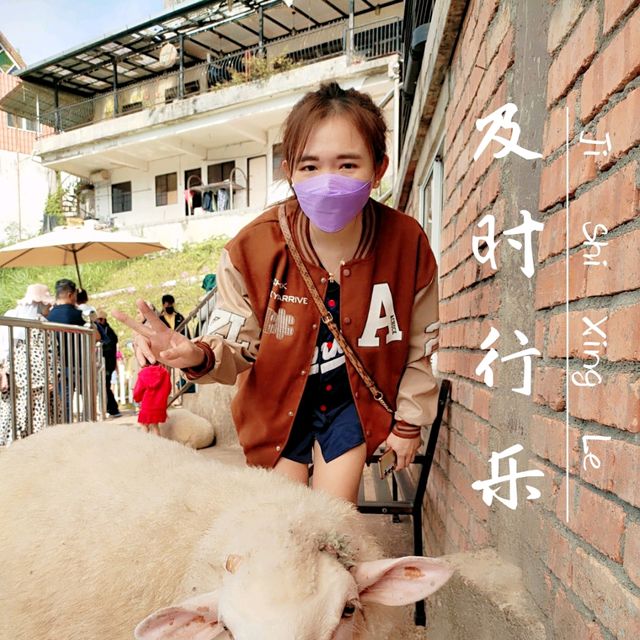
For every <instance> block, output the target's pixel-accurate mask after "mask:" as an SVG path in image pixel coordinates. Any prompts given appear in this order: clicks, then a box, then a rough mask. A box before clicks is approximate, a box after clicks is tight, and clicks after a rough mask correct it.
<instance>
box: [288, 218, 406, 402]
mask: <svg viewBox="0 0 640 640" xmlns="http://www.w3.org/2000/svg"><path fill="white" fill-rule="evenodd" d="M278 221H279V223H280V229H282V235H283V236H284V240H285V242H286V243H287V247H288V248H289V251H290V253H291V256H292V257H293V260H294V262H295V263H296V265H297V267H298V270H299V271H300V275H301V276H302V279H303V280H304V282H305V284H306V285H307V289H308V290H309V293H310V294H311V298H312V299H313V301H314V303H315V305H316V307H318V311H320V317H321V319H322V322H324V324H326V325H327V327H328V328H329V331H331V333H332V334H333V337H334V338H335V339H336V340H337V342H338V344H339V345H340V348H341V349H342V351H343V352H344V354H345V355H346V356H347V358H349V360H350V362H351V364H352V365H353V367H354V369H355V370H356V371H357V372H358V375H359V376H360V377H361V378H362V381H363V382H364V383H365V385H366V386H367V389H369V391H370V392H371V395H372V396H373V397H374V399H375V400H376V401H377V402H379V403H380V404H381V405H382V406H383V407H384V408H385V409H386V410H387V411H388V412H389V413H393V409H392V408H391V407H390V406H389V405H388V404H387V402H386V400H385V399H384V395H383V394H382V391H380V389H378V387H377V386H376V383H375V382H374V381H373V379H372V378H371V376H370V375H369V374H368V373H367V371H366V370H365V368H364V365H363V364H362V362H360V359H359V358H358V356H357V355H356V354H355V352H354V351H353V349H352V348H351V347H350V346H349V343H348V342H347V341H346V340H345V337H344V336H343V335H342V332H341V331H340V329H338V327H337V326H336V323H335V322H334V321H333V316H332V315H331V312H330V311H329V310H328V309H327V307H326V306H325V304H324V302H323V300H322V298H321V297H320V294H319V293H318V290H317V289H316V287H315V285H314V284H313V280H312V279H311V276H310V275H309V271H308V270H307V267H306V266H305V265H304V262H302V258H301V257H300V253H299V252H298V248H297V247H296V245H295V242H294V241H293V237H292V236H291V231H290V230H289V223H288V222H287V216H286V212H285V208H284V206H281V207H280V210H279V211H278Z"/></svg>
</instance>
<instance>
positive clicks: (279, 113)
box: [0, 0, 404, 246]
mask: <svg viewBox="0 0 640 640" xmlns="http://www.w3.org/2000/svg"><path fill="white" fill-rule="evenodd" d="M403 4H404V3H403V2H402V1H401V0H388V1H387V2H380V3H378V4H374V3H372V2H367V1H363V0H330V1H329V0H326V1H325V0H295V1H294V2H293V4H292V3H291V2H290V1H289V2H284V1H282V0H251V1H244V2H240V1H238V0H225V1H220V0H218V1H211V0H199V1H194V2H188V3H183V4H179V5H176V6H175V7H173V8H171V9H169V10H166V11H165V12H163V13H162V14H160V15H158V16H156V17H154V18H153V19H151V20H149V21H147V22H145V23H143V24H139V25H136V26H134V27H130V28H127V29H126V30H123V31H121V32H119V33H115V34H113V35H111V36H107V37H104V38H101V39H100V40H97V41H94V42H91V43H88V44H86V45H84V46H83V47H80V48H77V49H74V50H72V51H68V52H65V53H62V54H60V55H58V56H55V57H54V58H51V59H49V60H45V61H43V62H41V63H39V64H36V65H33V66H31V67H29V68H28V69H26V70H24V71H22V72H20V74H19V75H20V77H21V78H22V80H23V81H24V82H25V83H28V87H29V91H27V92H25V91H22V93H18V92H13V93H11V94H9V95H8V96H7V97H5V99H4V100H2V101H0V108H2V109H7V110H8V109H9V108H11V109H12V110H13V111H14V112H20V111H21V112H22V113H23V115H24V116H30V115H31V116H33V115H35V116H37V117H38V119H39V120H40V122H41V123H42V124H43V125H50V126H51V127H53V129H54V131H53V132H52V133H51V135H46V136H42V137H40V139H39V140H38V142H37V145H36V149H35V153H36V154H37V155H38V156H39V157H40V158H41V160H42V163H43V164H44V165H45V166H47V167H50V168H54V169H57V170H63V171H66V172H69V173H72V174H75V175H77V176H80V177H83V178H85V179H87V180H89V181H90V182H91V184H92V185H93V190H92V191H88V192H86V194H85V198H86V199H85V203H84V204H85V208H86V209H88V210H93V212H94V214H95V217H97V218H98V219H100V220H102V221H104V222H105V223H109V224H113V225H116V226H118V227H121V228H126V229H128V230H130V231H133V232H134V233H138V234H140V235H148V236H150V237H151V236H152V237H154V238H156V239H158V240H160V241H162V242H164V243H166V244H167V245H168V246H179V245H181V244H182V243H183V242H185V241H196V240H198V239H202V238H204V237H208V236H212V235H233V234H234V233H236V232H237V230H238V229H239V228H241V227H242V226H243V225H244V224H246V223H247V222H248V221H249V220H251V219H253V217H255V216H256V215H257V214H258V213H260V212H261V211H262V210H263V209H264V207H265V205H266V204H267V203H269V202H272V201H274V200H276V199H279V198H280V197H281V196H282V195H284V193H286V190H287V185H286V183H284V182H283V180H282V179H281V175H280V169H279V167H280V161H281V157H280V151H279V143H280V140H281V126H282V123H283V121H284V118H285V117H286V114H287V113H288V111H289V110H290V109H291V107H292V106H293V105H294V104H295V102H296V101H297V100H299V99H300V98H301V97H302V96H303V95H304V94H305V93H306V92H307V91H309V90H312V89H314V88H316V87H317V86H318V84H319V83H320V82H321V81H323V80H337V81H338V82H339V83H340V84H341V85H342V86H344V87H348V86H350V87H356V88H358V89H361V90H364V91H366V92H368V93H370V94H371V95H372V96H373V98H374V99H375V100H376V101H377V102H379V103H383V104H385V105H386V106H385V113H386V114H387V115H388V123H389V125H390V129H391V135H390V139H389V143H390V144H389V146H390V150H391V149H393V148H394V144H393V139H394V136H395V135H396V133H397V126H396V125H395V124H394V123H395V122H396V121H397V109H396V108H395V107H396V105H397V102H398V101H397V96H398V92H399V82H398V80H397V78H395V77H394V76H395V75H397V71H398V67H397V60H398V53H399V51H400V47H401V42H402V38H401V29H402V20H401V16H402V11H403ZM289 5H292V6H291V7H290V6H289ZM393 96H395V98H396V99H395V100H394V99H393ZM394 165H395V163H394V162H392V163H391V166H392V167H393V166H394ZM390 171H391V172H393V168H392V169H391V170H390ZM392 182H393V176H391V175H390V176H389V180H388V184H389V185H391V184H392Z"/></svg>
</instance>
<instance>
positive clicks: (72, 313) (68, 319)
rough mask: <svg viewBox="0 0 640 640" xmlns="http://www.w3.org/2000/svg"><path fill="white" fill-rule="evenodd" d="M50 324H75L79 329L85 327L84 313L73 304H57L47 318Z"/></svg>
mask: <svg viewBox="0 0 640 640" xmlns="http://www.w3.org/2000/svg"><path fill="white" fill-rule="evenodd" d="M47 320H48V321H49V322H58V323H60V324H75V325H77V326H78V327H84V320H83V318H82V311H80V309H77V308H76V307H75V306H74V305H72V304H57V305H56V306H55V307H53V309H51V311H49V315H48V316H47Z"/></svg>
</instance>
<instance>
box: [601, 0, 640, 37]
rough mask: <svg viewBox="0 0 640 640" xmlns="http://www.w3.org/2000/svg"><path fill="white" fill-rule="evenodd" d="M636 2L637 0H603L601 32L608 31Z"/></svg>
mask: <svg viewBox="0 0 640 640" xmlns="http://www.w3.org/2000/svg"><path fill="white" fill-rule="evenodd" d="M638 4H639V2H638V0H605V2H604V23H603V26H602V30H603V32H604V33H605V34H607V33H609V31H611V30H612V29H613V28H614V27H615V26H616V25H617V24H618V23H619V22H620V20H621V19H622V18H624V16H625V15H626V14H627V13H628V12H629V10H630V9H631V8H632V7H635V6H637V5H638Z"/></svg>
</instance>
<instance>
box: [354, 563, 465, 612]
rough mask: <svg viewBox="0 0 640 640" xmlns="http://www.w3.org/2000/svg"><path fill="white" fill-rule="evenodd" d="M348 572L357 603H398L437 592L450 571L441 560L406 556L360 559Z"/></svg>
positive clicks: (408, 602) (409, 601) (407, 602)
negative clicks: (357, 599) (369, 560)
mask: <svg viewBox="0 0 640 640" xmlns="http://www.w3.org/2000/svg"><path fill="white" fill-rule="evenodd" d="M352 572H353V577H354V578H355V581H356V583H357V585H358V591H359V592H360V601H361V602H372V603H376V604H386V605H389V606H400V605H405V604H411V603H412V602H417V601H418V600H422V599H423V598H426V597H427V596H428V595H430V594H432V593H433V592H434V591H437V590H438V589H439V588H440V587H441V586H442V585H443V584H444V583H445V582H446V581H447V580H448V579H449V578H450V577H451V574H452V573H453V570H452V569H451V567H449V565H448V564H446V563H445V562H444V561H442V560H435V559H433V558H424V557H422V556H406V557H405V558H391V559H384V560H373V561H371V562H361V563H360V564H357V565H356V566H355V567H354V569H353V570H352Z"/></svg>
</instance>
